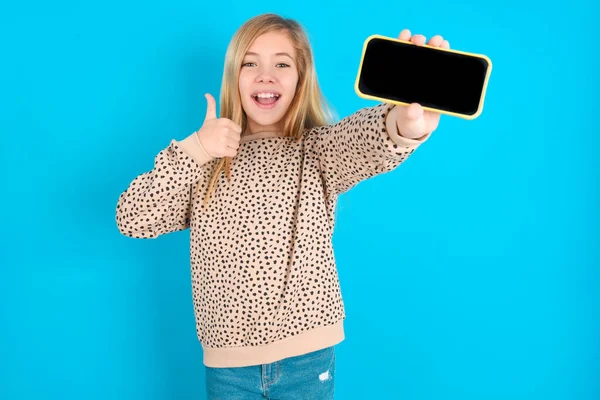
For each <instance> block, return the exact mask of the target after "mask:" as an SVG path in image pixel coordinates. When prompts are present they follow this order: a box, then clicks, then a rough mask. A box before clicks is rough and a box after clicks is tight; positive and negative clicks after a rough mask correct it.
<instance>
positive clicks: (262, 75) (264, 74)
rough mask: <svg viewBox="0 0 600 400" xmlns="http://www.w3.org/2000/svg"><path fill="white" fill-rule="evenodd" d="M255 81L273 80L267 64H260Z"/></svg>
mask: <svg viewBox="0 0 600 400" xmlns="http://www.w3.org/2000/svg"><path fill="white" fill-rule="evenodd" d="M256 81H257V82H275V77H274V74H273V71H272V70H271V68H270V67H268V66H261V67H259V70H258V75H257V76H256Z"/></svg>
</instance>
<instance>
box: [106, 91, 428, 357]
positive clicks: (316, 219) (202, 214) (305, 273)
mask: <svg viewBox="0 0 600 400" xmlns="http://www.w3.org/2000/svg"><path fill="white" fill-rule="evenodd" d="M396 109H397V108H396V107H394V106H393V105H389V104H386V103H379V104H377V105H376V106H373V107H365V108H362V109H360V110H358V111H357V112H355V113H354V114H351V115H349V116H347V117H346V118H344V119H342V120H341V121H339V122H337V123H335V124H332V125H328V126H322V127H317V128H313V129H307V130H305V131H304V132H303V134H302V136H301V138H299V139H296V138H291V137H282V136H275V137H273V136H270V137H254V138H253V139H251V140H247V141H244V136H243V137H242V140H241V141H240V147H239V149H238V154H237V155H236V156H235V157H234V158H233V159H232V163H231V180H230V181H227V179H226V177H225V174H224V173H221V174H220V176H219V180H218V186H217V189H216V190H215V192H213V195H212V197H211V200H210V202H209V203H208V205H207V207H203V206H202V203H203V199H204V195H205V193H206V189H207V184H208V182H209V180H210V178H211V176H212V172H213V169H214V167H215V165H216V163H217V162H218V160H217V159H212V160H210V161H208V162H206V163H205V164H204V165H200V160H201V158H200V154H201V152H202V151H203V149H202V147H201V145H200V144H199V142H198V140H197V136H196V134H195V133H192V134H191V135H189V136H188V137H187V138H185V139H183V140H181V141H178V140H175V139H171V141H170V143H169V145H168V146H167V147H166V148H165V149H163V150H162V151H161V152H160V153H158V155H156V157H155V159H154V167H153V169H152V170H150V171H147V172H145V173H142V174H140V175H139V176H137V177H135V178H134V179H133V181H131V182H130V184H129V186H128V187H127V189H126V190H125V191H124V192H122V193H121V194H120V196H119V198H118V204H117V207H116V223H117V226H118V229H119V231H120V232H121V233H122V234H123V235H125V236H128V237H132V238H157V237H158V236H160V235H164V234H166V233H169V232H174V231H179V230H183V229H188V228H189V230H190V267H191V279H192V297H193V299H192V300H193V305H194V314H195V321H196V332H197V336H198V339H199V341H200V343H201V345H202V349H203V354H204V365H206V366H208V367H241V366H250V365H259V364H268V363H272V362H275V361H279V360H281V359H284V358H287V357H293V356H298V355H302V354H306V353H309V352H312V351H316V350H320V349H322V348H325V347H328V346H332V345H336V344H338V343H340V342H341V341H342V340H343V339H344V328H343V321H344V319H345V317H346V314H345V310H344V303H343V300H342V296H341V291H340V285H339V280H338V273H337V270H336V262H335V258H334V252H333V247H332V235H333V229H334V211H335V208H336V201H337V198H338V195H339V194H341V193H344V192H346V191H348V190H349V189H351V188H352V187H354V186H355V185H357V184H358V183H360V182H361V181H363V180H366V179H368V178H371V177H373V176H375V175H377V174H381V173H386V172H389V171H392V170H393V169H395V168H396V167H397V166H399V165H400V164H401V163H402V162H403V161H404V160H406V158H407V157H409V155H411V153H413V151H414V150H415V149H416V148H417V147H418V146H420V145H421V144H422V143H423V142H424V141H425V140H427V139H428V137H429V134H427V135H426V136H424V137H423V138H421V139H418V140H415V139H408V138H405V137H403V136H400V135H399V134H398V132H397V128H396V120H395V111H396ZM197 185H200V188H199V189H200V191H199V193H198V195H197V196H195V189H196V187H197ZM203 189H204V190H203Z"/></svg>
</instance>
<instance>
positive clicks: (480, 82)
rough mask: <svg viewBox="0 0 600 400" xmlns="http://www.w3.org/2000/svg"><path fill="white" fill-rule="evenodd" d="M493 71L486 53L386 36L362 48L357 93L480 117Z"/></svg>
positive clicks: (441, 111)
mask: <svg viewBox="0 0 600 400" xmlns="http://www.w3.org/2000/svg"><path fill="white" fill-rule="evenodd" d="M491 71H492V62H491V60H490V59H489V58H488V57H487V56H485V55H483V54H476V53H467V52H464V51H458V50H452V49H442V48H439V47H432V46H429V45H427V44H425V45H422V46H417V45H415V44H413V43H411V42H408V41H404V40H400V39H394V38H390V37H386V36H382V35H371V36H369V37H368V38H367V39H366V40H365V42H364V45H363V52H362V56H361V59H360V66H359V68H358V74H357V76H356V82H355V91H356V93H357V95H358V96H359V97H362V98H365V99H370V100H378V101H382V102H386V103H391V104H397V105H409V104H411V103H419V104H420V105H421V106H423V108H424V109H426V110H431V111H434V112H438V113H441V114H447V115H452V116H456V117H460V118H464V119H475V118H477V117H478V116H479V115H480V114H481V112H482V111H483V102H484V98H485V92H486V89H487V84H488V80H489V78H490V73H491Z"/></svg>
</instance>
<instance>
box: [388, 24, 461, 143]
mask: <svg viewBox="0 0 600 400" xmlns="http://www.w3.org/2000/svg"><path fill="white" fill-rule="evenodd" d="M398 39H400V40H405V41H410V42H412V43H414V44H415V45H417V46H421V45H423V44H424V43H425V36H423V35H414V36H411V34H410V31H409V30H408V29H404V30H403V31H402V32H400V35H399V36H398ZM427 44H428V45H429V46H434V47H441V48H444V49H449V48H450V43H449V42H448V41H447V40H444V38H443V37H442V36H440V35H436V36H434V37H432V38H431V39H430V40H429V42H428V43H427ZM439 122H440V114H439V113H436V112H433V111H429V110H425V109H424V108H423V107H422V106H421V105H420V104H419V103H412V104H410V105H408V106H403V107H398V110H397V113H396V125H397V126H398V133H399V134H400V135H401V136H403V137H406V138H409V139H419V138H421V137H423V136H425V135H427V134H428V133H431V132H433V131H434V130H436V129H437V127H438V124H439Z"/></svg>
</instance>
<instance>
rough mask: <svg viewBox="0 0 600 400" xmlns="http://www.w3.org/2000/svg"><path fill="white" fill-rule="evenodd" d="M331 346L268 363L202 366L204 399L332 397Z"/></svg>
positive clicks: (308, 399) (325, 399)
mask: <svg viewBox="0 0 600 400" xmlns="http://www.w3.org/2000/svg"><path fill="white" fill-rule="evenodd" d="M334 376H335V350H334V347H333V346H331V347H327V348H325V349H322V350H317V351H314V352H311V353H307V354H303V355H300V356H296V357H290V358H286V359H283V360H280V361H277V362H274V363H271V364H262V365H254V366H250V367H237V368H212V367H206V391H207V395H208V400H262V399H269V400H332V399H333V386H334Z"/></svg>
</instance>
